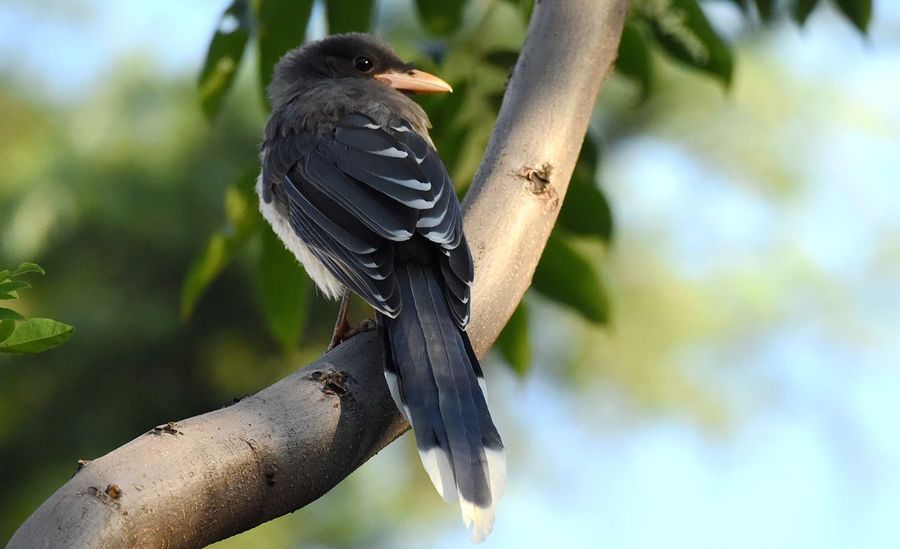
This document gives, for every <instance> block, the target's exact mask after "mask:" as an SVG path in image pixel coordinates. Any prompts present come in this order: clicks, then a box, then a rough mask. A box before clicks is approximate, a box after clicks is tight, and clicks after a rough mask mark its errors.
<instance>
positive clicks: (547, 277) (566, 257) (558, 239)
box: [532, 231, 609, 323]
mask: <svg viewBox="0 0 900 549" xmlns="http://www.w3.org/2000/svg"><path fill="white" fill-rule="evenodd" d="M532 287H533V288H534V289H535V290H537V291H538V292H540V293H541V294H543V295H545V296H546V297H549V298H550V299H552V300H554V301H557V302H558V303H561V304H563V305H566V306H567V307H570V308H572V309H574V310H575V311H576V312H577V313H578V314H580V315H581V316H583V317H584V318H586V319H587V320H590V321H591V322H596V323H605V322H606V321H607V320H608V308H609V307H608V300H607V297H606V292H605V290H604V289H603V285H602V283H601V281H600V276H599V275H598V274H597V272H596V270H595V269H594V266H593V264H592V263H591V262H589V261H588V260H587V259H585V258H584V257H583V256H582V255H581V254H580V253H579V252H578V251H577V250H575V249H574V248H573V247H572V246H571V244H569V242H568V241H566V240H565V238H564V237H563V236H562V235H560V234H558V231H554V232H553V233H551V234H550V239H549V240H547V247H546V248H545V249H544V255H543V256H542V257H541V262H540V263H539V264H538V267H537V270H536V271H535V273H534V278H533V279H532Z"/></svg>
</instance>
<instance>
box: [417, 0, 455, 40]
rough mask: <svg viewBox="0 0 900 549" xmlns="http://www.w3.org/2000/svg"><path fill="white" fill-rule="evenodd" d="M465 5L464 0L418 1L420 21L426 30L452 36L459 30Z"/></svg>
mask: <svg viewBox="0 0 900 549" xmlns="http://www.w3.org/2000/svg"><path fill="white" fill-rule="evenodd" d="M465 5H466V3H465V2H463V1H462V0H456V1H454V0H450V1H448V0H416V8H417V9H418V11H419V19H420V20H421V21H422V23H424V24H425V28H427V29H428V30H429V31H430V32H432V33H434V34H438V35H445V34H450V33H452V32H453V31H455V30H456V29H457V28H459V25H460V24H461V23H462V18H463V8H464V7H465Z"/></svg>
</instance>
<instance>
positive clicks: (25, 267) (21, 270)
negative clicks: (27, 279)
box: [0, 263, 47, 280]
mask: <svg viewBox="0 0 900 549" xmlns="http://www.w3.org/2000/svg"><path fill="white" fill-rule="evenodd" d="M6 272H7V273H8V272H9V271H6ZM28 273H38V274H47V272H46V271H45V270H44V269H43V268H41V266H40V265H38V264H37V263H22V264H21V265H19V267H18V268H17V269H16V271H15V272H14V273H13V274H12V275H7V276H22V275H24V274H28ZM2 274H3V273H0V280H3V276H2Z"/></svg>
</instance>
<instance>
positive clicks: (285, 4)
mask: <svg viewBox="0 0 900 549" xmlns="http://www.w3.org/2000/svg"><path fill="white" fill-rule="evenodd" d="M312 7H313V0H259V1H258V3H257V10H256V13H257V17H256V19H257V22H258V25H259V26H258V29H257V36H258V37H259V38H258V40H259V83H260V86H261V87H262V91H263V95H265V94H266V86H268V85H269V81H271V80H272V74H273V73H274V71H275V65H276V63H278V60H279V59H281V56H283V55H284V54H285V53H287V52H288V50H291V49H293V48H296V47H297V46H299V45H300V44H302V43H303V37H304V36H306V25H307V23H308V22H309V15H310V13H312Z"/></svg>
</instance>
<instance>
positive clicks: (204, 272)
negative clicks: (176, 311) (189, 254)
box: [181, 233, 231, 319]
mask: <svg viewBox="0 0 900 549" xmlns="http://www.w3.org/2000/svg"><path fill="white" fill-rule="evenodd" d="M230 261H231V247H230V246H229V245H228V239H227V238H226V236H225V235H224V234H222V233H216V234H214V235H212V237H210V239H209V242H207V244H206V248H205V249H204V250H203V252H202V253H201V254H200V256H199V257H198V258H197V259H196V260H194V264H193V265H191V268H190V269H189V270H188V274H187V277H186V278H185V280H184V284H182V286H181V317H182V318H185V319H186V318H188V317H189V316H191V313H193V312H194V307H195V306H196V305H197V300H199V299H200V296H202V295H203V293H204V292H206V289H207V288H208V287H209V285H210V284H212V283H213V281H214V280H215V279H216V278H218V276H219V274H220V273H221V272H222V271H223V270H224V269H225V267H226V266H227V265H228V263H229V262H230Z"/></svg>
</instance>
